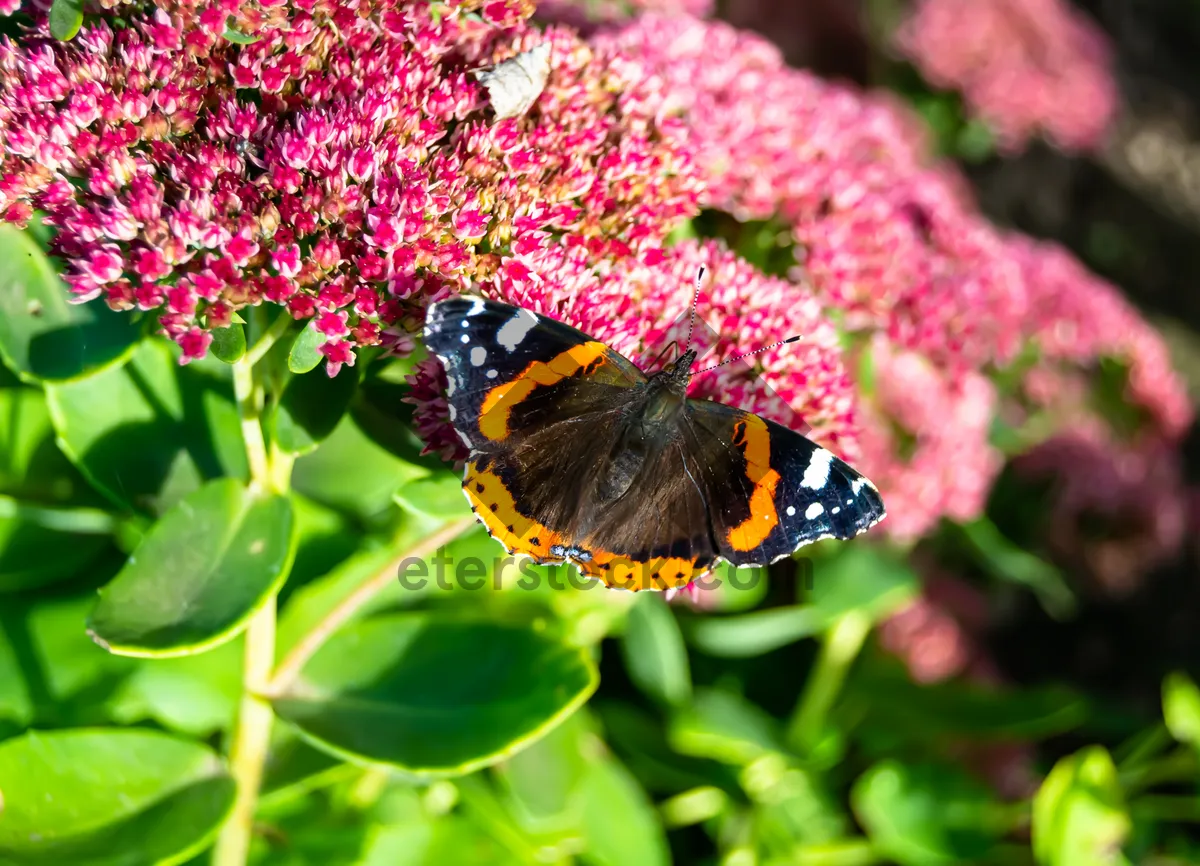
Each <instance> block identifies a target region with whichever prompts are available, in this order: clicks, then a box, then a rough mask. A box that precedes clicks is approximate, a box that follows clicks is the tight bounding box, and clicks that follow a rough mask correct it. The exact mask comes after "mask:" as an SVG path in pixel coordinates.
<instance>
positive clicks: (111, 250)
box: [82, 244, 125, 285]
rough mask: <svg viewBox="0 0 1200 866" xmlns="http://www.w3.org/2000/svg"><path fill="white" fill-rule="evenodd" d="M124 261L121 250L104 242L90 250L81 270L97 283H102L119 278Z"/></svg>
mask: <svg viewBox="0 0 1200 866" xmlns="http://www.w3.org/2000/svg"><path fill="white" fill-rule="evenodd" d="M124 263H125V262H124V259H123V258H122V256H121V250H120V249H119V248H118V247H116V246H114V245H112V244H106V245H105V246H102V247H99V248H97V249H96V250H95V251H93V252H92V254H91V255H90V256H89V257H88V259H87V262H86V264H84V265H83V267H82V270H83V272H84V273H85V274H87V275H88V276H89V277H91V278H92V279H93V280H94V281H95V282H96V283H97V284H99V285H103V284H105V283H111V282H112V281H113V280H117V279H120V277H121V274H122V273H123V271H124Z"/></svg>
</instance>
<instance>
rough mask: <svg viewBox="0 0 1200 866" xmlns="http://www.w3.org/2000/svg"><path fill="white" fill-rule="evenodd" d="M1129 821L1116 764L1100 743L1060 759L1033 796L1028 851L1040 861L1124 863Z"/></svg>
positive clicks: (1049, 865)
mask: <svg viewBox="0 0 1200 866" xmlns="http://www.w3.org/2000/svg"><path fill="white" fill-rule="evenodd" d="M1131 827H1132V824H1131V822H1130V819H1129V813H1128V811H1127V810H1126V808H1125V802H1124V797H1123V796H1122V794H1121V786H1120V783H1119V782H1118V780H1117V768H1116V766H1115V765H1114V764H1113V761H1112V758H1111V757H1110V756H1109V754H1108V752H1107V751H1106V750H1105V749H1104V747H1103V746H1088V747H1087V748H1085V749H1083V750H1081V751H1079V752H1076V753H1075V754H1073V755H1068V756H1067V757H1065V758H1062V759H1061V760H1060V761H1059V762H1058V763H1057V764H1055V765H1054V769H1052V770H1051V771H1050V774H1049V775H1048V776H1046V780H1045V781H1044V782H1043V783H1042V787H1041V788H1040V789H1039V790H1038V792H1037V794H1036V796H1034V798H1033V827H1032V834H1033V854H1034V857H1035V858H1036V859H1037V862H1038V863H1041V864H1044V866H1101V864H1105V863H1114V864H1115V863H1122V862H1125V861H1124V859H1123V858H1122V857H1121V852H1120V846H1121V844H1122V843H1123V842H1124V841H1125V838H1126V837H1127V836H1128V835H1129V831H1130V829H1131Z"/></svg>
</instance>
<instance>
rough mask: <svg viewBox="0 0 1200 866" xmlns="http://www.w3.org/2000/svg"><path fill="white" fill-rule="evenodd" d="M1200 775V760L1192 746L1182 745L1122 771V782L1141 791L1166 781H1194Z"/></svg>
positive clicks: (1133, 789) (1134, 789)
mask: <svg viewBox="0 0 1200 866" xmlns="http://www.w3.org/2000/svg"><path fill="white" fill-rule="evenodd" d="M1197 776H1200V762H1198V761H1197V760H1196V753H1195V752H1194V751H1192V749H1191V747H1190V746H1181V747H1180V748H1178V749H1176V750H1175V751H1174V752H1171V753H1170V754H1169V755H1164V756H1163V757H1161V758H1159V759H1158V760H1157V761H1151V762H1149V763H1146V764H1142V765H1141V766H1140V767H1136V768H1134V769H1131V770H1129V771H1127V772H1122V773H1121V784H1122V785H1123V786H1124V787H1125V789H1126V790H1127V791H1141V790H1145V789H1146V788H1151V787H1153V786H1154V785H1161V784H1162V783H1164V782H1187V781H1193V780H1195V779H1196V778H1197Z"/></svg>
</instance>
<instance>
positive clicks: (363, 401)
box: [350, 353, 447, 472]
mask: <svg viewBox="0 0 1200 866" xmlns="http://www.w3.org/2000/svg"><path fill="white" fill-rule="evenodd" d="M414 354H415V353H414ZM396 367H397V365H396V364H395V362H393V364H391V365H389V366H388V367H387V368H386V370H387V371H388V372H389V373H391V375H398V374H399V372H400V370H399V369H394V368H396ZM411 393H412V389H411V388H410V387H409V386H408V385H407V384H406V383H405V382H404V381H403V380H401V381H394V380H393V379H390V378H384V377H382V376H368V377H367V378H366V379H364V380H363V382H362V385H361V386H360V387H359V389H358V394H357V395H356V397H355V398H354V402H353V403H352V404H351V405H350V412H351V414H353V416H354V421H355V423H356V424H357V425H358V426H359V428H360V429H361V430H362V431H363V433H365V434H366V435H367V436H368V437H370V438H371V440H372V441H374V442H375V443H376V444H378V445H379V447H381V448H383V449H384V450H386V451H388V452H390V453H391V454H393V455H395V456H396V457H399V458H400V459H401V460H403V461H405V462H406V463H412V464H414V465H416V466H423V467H425V468H426V469H428V470H429V471H430V472H440V471H442V470H445V469H446V468H447V465H446V461H445V460H443V459H442V458H441V457H439V456H438V455H437V454H422V453H421V452H422V451H423V450H424V448H425V443H424V442H422V441H421V438H420V437H419V436H418V435H417V434H416V433H415V432H413V410H414V408H415V407H413V405H412V404H411V403H406V402H404V398H405V397H407V396H408V395H409V394H411Z"/></svg>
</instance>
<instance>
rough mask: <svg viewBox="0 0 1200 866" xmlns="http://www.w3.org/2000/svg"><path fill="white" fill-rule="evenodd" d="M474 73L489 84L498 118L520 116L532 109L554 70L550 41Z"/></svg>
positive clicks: (490, 95) (485, 85) (483, 83)
mask: <svg viewBox="0 0 1200 866" xmlns="http://www.w3.org/2000/svg"><path fill="white" fill-rule="evenodd" d="M474 74H475V77H476V78H477V79H478V80H479V83H480V84H482V85H483V86H484V87H486V88H487V92H488V98H489V99H490V100H491V103H492V110H493V111H495V112H496V119H497V120H503V119H504V118H506V117H519V116H520V115H522V114H524V113H525V112H527V111H528V110H529V108H530V106H532V105H533V103H534V101H535V100H536V99H537V98H538V96H539V95H540V94H541V92H542V89H543V88H544V87H545V86H546V78H547V76H549V74H550V43H549V42H543V43H542V44H541V45H538V46H537V47H535V48H530V49H529V50H528V51H523V52H521V53H520V54H518V55H517V56H516V57H513V58H512V59H511V60H505V61H504V62H503V63H498V64H496V65H495V66H493V67H491V68H490V69H482V70H479V71H477V72H475V73H474Z"/></svg>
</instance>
